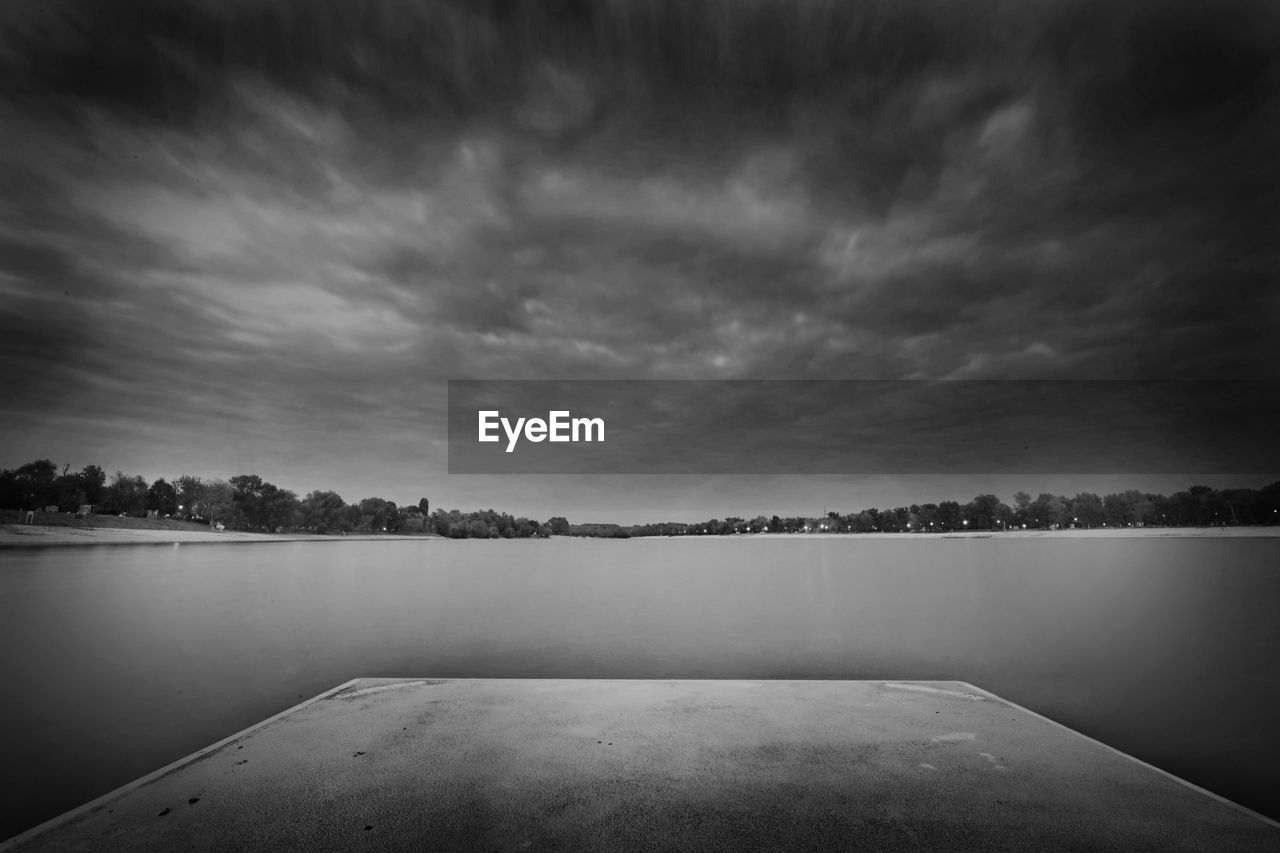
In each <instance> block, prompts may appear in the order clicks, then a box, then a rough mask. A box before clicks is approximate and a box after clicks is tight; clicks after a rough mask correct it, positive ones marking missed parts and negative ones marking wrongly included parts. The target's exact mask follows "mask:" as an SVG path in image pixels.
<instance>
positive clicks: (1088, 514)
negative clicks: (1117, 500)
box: [1071, 492, 1102, 527]
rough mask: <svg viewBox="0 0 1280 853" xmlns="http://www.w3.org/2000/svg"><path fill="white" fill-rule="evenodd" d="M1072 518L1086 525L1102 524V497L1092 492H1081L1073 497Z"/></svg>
mask: <svg viewBox="0 0 1280 853" xmlns="http://www.w3.org/2000/svg"><path fill="white" fill-rule="evenodd" d="M1071 520H1072V523H1074V524H1076V525H1083V526H1084V527H1099V526H1101V525H1102V498H1100V497H1098V496H1097V495H1095V494H1093V493H1092V492H1081V493H1080V494H1078V495H1076V496H1075V497H1074V498H1072V499H1071Z"/></svg>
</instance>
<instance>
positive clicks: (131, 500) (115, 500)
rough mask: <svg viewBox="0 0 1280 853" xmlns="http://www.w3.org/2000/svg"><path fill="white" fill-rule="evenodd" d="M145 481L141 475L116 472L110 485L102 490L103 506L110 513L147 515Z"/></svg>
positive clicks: (146, 488) (146, 487)
mask: <svg viewBox="0 0 1280 853" xmlns="http://www.w3.org/2000/svg"><path fill="white" fill-rule="evenodd" d="M147 492H148V486H147V481H146V479H145V478H144V477H143V476H142V475H141V474H134V475H129V474H125V473H124V472H123V471H116V473H115V476H114V477H113V478H112V480H111V484H110V485H108V486H107V487H106V488H104V489H103V500H102V502H103V506H104V508H105V509H106V510H107V511H108V512H111V513H124V514H125V515H133V516H143V515H146V514H147Z"/></svg>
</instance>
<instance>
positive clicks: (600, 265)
mask: <svg viewBox="0 0 1280 853" xmlns="http://www.w3.org/2000/svg"><path fill="white" fill-rule="evenodd" d="M0 33H3V35H0V78H2V79H4V80H6V81H7V82H6V86H5V90H4V91H5V93H4V94H3V95H0V143H2V144H0V184H2V185H3V186H4V187H5V191H4V192H3V193H0V294H2V295H3V299H2V300H0V366H2V367H3V375H2V377H0V392H2V393H3V394H4V397H5V399H6V401H7V402H6V404H5V410H6V417H5V419H4V428H3V429H4V439H5V441H4V447H5V451H4V455H5V460H4V462H3V463H2V464H3V465H5V466H6V467H7V466H11V465H16V464H20V463H22V462H24V461H27V460H28V459H29V458H34V457H36V456H50V457H56V458H59V459H60V458H62V457H67V459H68V460H69V461H73V462H74V463H76V464H85V463H88V462H97V463H100V464H104V465H106V466H108V467H117V466H118V467H125V468H129V467H132V468H137V469H141V470H144V471H145V472H147V473H148V474H149V475H150V476H159V475H165V476H171V475H172V474H176V473H181V472H183V471H187V470H191V471H193V472H194V473H206V474H215V475H229V474H233V473H239V472H241V471H242V470H256V471H259V472H260V473H262V474H263V475H264V476H266V477H267V478H268V479H271V480H275V481H277V482H280V483H281V484H282V485H286V486H289V487H292V488H296V489H298V490H299V491H305V490H309V489H311V488H336V489H338V490H339V491H341V492H343V493H344V495H346V496H347V497H348V498H356V497H360V496H363V495H364V494H373V493H381V494H384V495H385V496H387V497H392V498H394V499H397V500H401V501H409V500H412V501H416V497H417V494H418V493H419V492H422V493H427V492H429V491H431V490H432V489H433V488H435V489H436V491H439V490H440V489H441V488H443V487H444V482H445V480H444V475H443V472H444V470H445V464H446V460H445V443H444V442H445V402H446V400H445V392H444V387H445V386H444V383H445V380H448V379H534V378H560V379H587V378H589V379H1126V380H1171V379H1197V380H1215V379H1258V380H1275V379H1280V364H1277V360H1276V358H1275V357H1274V345H1273V344H1271V343H1270V340H1271V339H1272V338H1273V337H1274V334H1275V330H1276V329H1277V328H1280V304H1278V299H1280V297H1278V296H1277V293H1278V292H1280V291H1278V290H1277V287H1276V284H1277V281H1276V275H1277V270H1280V264H1278V263H1277V261H1278V258H1277V248H1276V246H1277V242H1276V241H1275V239H1274V235H1273V231H1274V227H1275V223H1276V222H1277V221H1280V180H1278V179H1280V159H1278V158H1277V157H1276V155H1275V152H1276V151H1280V113H1278V110H1280V98H1278V97H1277V94H1278V91H1280V61H1277V52H1276V51H1275V49H1274V45H1275V44H1277V43H1280V13H1277V11H1276V9H1275V6H1274V4H1269V3H1265V2H1252V3H1246V2H1228V3H1215V4H1212V5H1210V4H1206V3H1185V2H1163V3H1145V2H1136V1H1135V2H1123V3H1101V2H1033V3H1006V4H997V3H972V4H956V3H942V2H881V3H875V2H856V3H855V2H847V3H837V2H821V0H813V2H806V3H793V2H785V0H752V2H729V1H728V0H716V1H714V2H703V3H688V2H675V0H662V2H644V3H641V2H621V0H603V1H602V2H585V0H581V2H579V0H563V2H537V3H535V2H487V3H481V2H463V0H457V2H444V0H441V2H434V3H420V4H409V3H401V2H392V0H385V2H383V0H376V1H375V0H352V2H303V0H282V2H273V3H260V2H248V0H236V1H235V2H216V3H215V2H194V0H187V2H171V0H165V2H158V0H146V2H102V3H87V2H35V0H19V2H10V3H6V4H4V8H3V10H2V11H0ZM766 438H767V437H762V440H763V439H766ZM433 484H438V487H437V486H433ZM448 488H458V489H461V488H462V487H461V486H460V485H457V484H456V483H451V484H450V485H449V486H448ZM480 488H481V486H480V485H477V486H475V489H473V490H472V491H471V492H466V491H465V490H463V493H464V494H465V495H466V496H467V497H468V498H474V499H477V500H484V501H485V502H487V503H496V502H498V497H496V496H495V497H489V498H481V497H478V494H479V493H478V492H477V491H475V490H478V489H480ZM922 497H928V496H922ZM530 510H531V511H534V512H538V511H539V510H537V509H536V508H533V507H531V508H530ZM541 514H542V515H546V514H547V513H546V512H545V511H543V512H541Z"/></svg>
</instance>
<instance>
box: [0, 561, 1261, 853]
mask: <svg viewBox="0 0 1280 853" xmlns="http://www.w3.org/2000/svg"><path fill="white" fill-rule="evenodd" d="M1278 570H1280V538H1203V539H1197V538H1159V537H1134V538H1112V539H1102V538H1099V539H1087V538H1080V539H1074V538H1065V537H1064V538H1040V539H1036V538H1014V537H1008V538H1001V537H998V536H996V537H992V538H956V539H941V538H922V537H921V538H917V537H906V536H903V537H900V538H870V537H854V536H846V537H831V538H817V537H814V538H807V537H776V538H772V537H757V538H728V539H641V540H609V541H598V540H566V539H552V540H521V541H501V540H499V541H447V540H416V541H412V540H409V541H406V540H394V539H391V540H385V541H360V542H343V541H340V540H337V541H335V540H326V541H316V542H264V543H218V544H183V545H140V546H98V547H93V546H90V547H65V548H60V547H50V548H35V549H6V550H3V551H0V674H2V675H3V677H4V683H5V685H6V687H7V690H6V693H7V695H8V697H9V698H8V700H7V701H6V702H4V703H3V705H0V729H2V730H3V731H4V732H5V737H6V749H5V753H6V754H5V760H4V761H3V762H0V801H3V802H4V803H5V809H4V814H3V824H2V825H0V838H3V837H8V836H10V835H13V834H16V833H17V832H20V831H21V830H23V829H25V828H27V827H29V826H31V825H33V824H35V823H38V822H40V821H41V820H45V819H47V818H49V817H52V816H54V815H56V814H58V813H59V812H61V811H64V810H66V809H68V808H71V807H74V806H76V805H78V804H79V803H81V802H84V801H86V800H88V799H91V798H92V797H95V796H97V795H99V794H102V793H104V792H106V791H108V790H110V789H112V788H114V787H116V786H118V785H120V784H123V783H125V782H128V781H130V780H132V779H134V778H136V777H138V776H141V775H143V774H144V773H147V772H149V771H151V770H154V769H156V768H157V767H160V766H162V765H164V764H166V763H168V762H170V761H172V760H174V759H177V758H180V757H181V756H183V755H186V754H188V753H190V752H192V751H194V750H196V749H198V748H200V747H202V746H205V745H207V744H209V743H211V742H213V741H215V740H218V739H220V738H222V737H225V736H226V735H229V734H232V733H234V732H236V731H238V730H240V729H242V728H245V727H246V726H249V725H251V724H253V723H255V722H257V721H259V720H261V719H262V718H264V717H266V716H269V715H271V714H273V713H276V712H278V711H280V710H283V709H285V708H287V707H289V706H291V705H293V704H295V703H297V702H298V701H300V700H301V699H303V698H307V697H310V696H312V695H315V694H316V693H319V692H321V691H322V690H325V689H326V688H329V687H332V686H334V685H336V684H338V683H340V682H343V681H346V680H348V679H350V678H354V677H357V676H453V677H609V678H830V679H846V678H849V679H894V680H906V679H958V680H964V681H970V682H973V683H974V684H976V685H978V686H981V687H984V688H986V689H988V690H991V691H993V692H995V693H997V694H999V695H1001V696H1002V697H1004V698H1006V699H1009V700H1011V701H1014V702H1017V703H1019V704H1021V705H1023V706H1025V707H1028V708H1031V709H1032V710H1035V711H1038V712H1040V713H1042V714H1045V715H1046V716H1049V717H1051V718H1052V719H1054V720H1057V721H1059V722H1061V723H1064V724H1066V725H1068V726H1071V727H1073V728H1075V729H1077V730H1079V731H1081V732H1084V733H1086V734H1089V735H1091V736H1093V737H1096V738H1098V739H1100V740H1102V741H1103V742H1105V743H1108V744H1110V745H1112V746H1115V747H1117V748H1119V749H1122V750H1125V751H1126V752H1129V753H1130V754H1132V755H1135V756H1138V757H1140V758H1143V759H1144V760H1147V761H1149V762H1151V763H1153V764H1155V765H1157V766H1159V767H1162V768H1164V769H1166V770H1169V771H1171V772H1173V773H1176V774H1178V775H1180V776H1182V777H1184V778H1186V779H1189V780H1191V781H1194V782H1196V783H1197V784H1200V785H1202V786H1204V787H1207V788H1209V789H1210V790H1213V791H1215V792H1217V793H1220V794H1222V795H1224V796H1227V797H1230V798H1232V799H1234V800H1236V801H1237V802H1240V803H1243V804H1245V805H1248V806H1250V807H1252V808H1255V809H1258V810H1260V811H1263V812H1264V813H1267V814H1270V815H1272V816H1280V734H1278V733H1277V726H1276V724H1275V716H1276V709H1277V707H1280V703H1277V699H1278V698H1280V657H1278V653H1280V622H1278V620H1277V619H1276V608H1277V602H1280V571H1278Z"/></svg>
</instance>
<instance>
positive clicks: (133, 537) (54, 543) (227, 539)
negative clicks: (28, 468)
mask: <svg viewBox="0 0 1280 853" xmlns="http://www.w3.org/2000/svg"><path fill="white" fill-rule="evenodd" d="M443 538H444V537H442V536H440V535H439V534H436V533H422V534H404V535H401V534H390V535H385V534H373V533H362V534H355V535H350V536H328V535H323V534H318V533H249V532H245V531H237V530H228V531H224V532H222V533H217V532H215V531H211V530H210V531H202V530H157V529H147V528H122V527H59V526H54V525H40V524H0V549H3V548H45V547H63V546H75V545H82V546H88V545H181V544H183V543H186V542H190V543H213V542H221V543H240V542H351V541H357V542H370V541H379V542H382V541H388V542H400V541H406V540H421V539H432V540H434V539H443Z"/></svg>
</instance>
